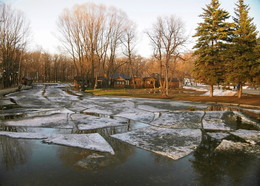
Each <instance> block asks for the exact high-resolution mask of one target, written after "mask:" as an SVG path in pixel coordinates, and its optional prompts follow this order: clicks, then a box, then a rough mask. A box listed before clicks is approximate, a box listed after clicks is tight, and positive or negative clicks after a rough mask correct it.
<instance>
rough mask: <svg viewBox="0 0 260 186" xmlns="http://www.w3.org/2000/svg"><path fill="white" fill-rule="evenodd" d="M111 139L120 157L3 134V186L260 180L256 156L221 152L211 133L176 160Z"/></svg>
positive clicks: (242, 182)
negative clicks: (192, 150) (210, 136)
mask: <svg viewBox="0 0 260 186" xmlns="http://www.w3.org/2000/svg"><path fill="white" fill-rule="evenodd" d="M108 141H109V143H110V144H111V146H112V147H113V149H114V150H115V155H110V154H108V153H100V152H94V151H89V150H83V149H79V148H72V147H65V146H59V145H52V144H51V145H50V144H44V143H42V142H41V141H40V140H24V139H12V138H9V137H0V161H1V164H0V165H1V166H0V185H250V186H254V185H255V186H257V185H259V184H260V177H259V175H260V159H259V157H257V155H253V154H245V153H243V152H240V151H230V152H219V153H217V152H215V151H214V148H215V147H216V145H217V142H214V141H212V139H210V138H209V137H207V136H204V137H203V141H202V144H201V145H200V147H199V148H198V149H197V150H196V151H195V152H194V153H192V154H190V155H188V156H186V157H184V158H182V159H180V160H177V161H174V160H172V159H169V158H167V157H164V156H161V155H157V154H155V153H152V152H148V151H145V150H142V149H139V148H136V147H133V146H131V145H128V144H126V143H123V142H120V141H118V140H116V139H112V138H110V139H108ZM90 157H92V158H90ZM93 157H96V158H93Z"/></svg>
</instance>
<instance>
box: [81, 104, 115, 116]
mask: <svg viewBox="0 0 260 186" xmlns="http://www.w3.org/2000/svg"><path fill="white" fill-rule="evenodd" d="M82 112H87V113H97V114H106V115H112V114H113V112H112V111H111V110H109V109H108V108H106V107H101V106H99V105H88V106H87V109H84V110H83V111H82Z"/></svg>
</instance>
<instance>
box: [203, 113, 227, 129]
mask: <svg viewBox="0 0 260 186" xmlns="http://www.w3.org/2000/svg"><path fill="white" fill-rule="evenodd" d="M227 113H229V112H227V111H206V115H205V116H204V117H203V120H202V124H203V128H204V129H206V130H223V131H229V130H230V127H229V126H227V124H226V123H225V121H224V119H223V117H224V114H227Z"/></svg>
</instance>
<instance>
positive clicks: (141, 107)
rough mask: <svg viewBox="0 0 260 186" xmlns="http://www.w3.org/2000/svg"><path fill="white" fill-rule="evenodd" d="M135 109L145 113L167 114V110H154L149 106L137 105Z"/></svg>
mask: <svg viewBox="0 0 260 186" xmlns="http://www.w3.org/2000/svg"><path fill="white" fill-rule="evenodd" d="M137 108H138V109H140V110H145V111H149V112H168V110H167V109H161V108H156V107H153V106H149V105H138V106H137Z"/></svg>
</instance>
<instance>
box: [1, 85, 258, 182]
mask: <svg viewBox="0 0 260 186" xmlns="http://www.w3.org/2000/svg"><path fill="white" fill-rule="evenodd" d="M0 108H1V110H0V122H1V125H0V165H1V166H0V185H251V186H254V185H259V175H260V132H259V131H260V122H259V121H260V117H259V114H260V112H259V110H254V109H244V108H238V107H220V106H218V105H206V104H200V103H192V102H181V101H171V100H159V99H140V98H125V97H124V98H123V97H105V96H92V95H87V94H82V93H80V92H77V91H72V90H70V87H69V86H68V85H65V84H64V85H62V84H49V85H48V84H45V85H43V84H39V85H37V86H35V87H34V88H33V89H30V90H24V91H20V92H16V93H12V94H9V95H6V96H5V97H4V98H2V99H1V101H0Z"/></svg>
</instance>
